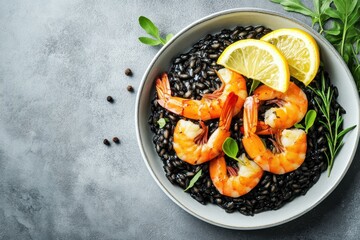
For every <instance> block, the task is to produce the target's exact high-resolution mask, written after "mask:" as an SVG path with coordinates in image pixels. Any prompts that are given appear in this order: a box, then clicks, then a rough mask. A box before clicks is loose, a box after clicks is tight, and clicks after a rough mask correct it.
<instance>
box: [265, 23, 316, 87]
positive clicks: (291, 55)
mask: <svg viewBox="0 0 360 240" xmlns="http://www.w3.org/2000/svg"><path fill="white" fill-rule="evenodd" d="M261 40H263V41H266V42H269V43H271V44H273V45H275V46H276V47H277V48H278V49H279V50H280V52H281V53H282V54H283V55H284V57H285V58H286V60H287V62H288V64H289V69H290V75H291V76H293V77H295V78H296V79H298V80H299V81H301V82H303V83H304V84H305V85H308V84H309V83H310V82H311V81H312V80H313V79H314V77H315V75H316V73H317V71H318V69H319V65H320V54H319V47H318V45H317V44H316V41H315V39H314V38H313V37H312V36H311V35H310V34H308V33H307V32H305V31H303V30H300V29H295V28H293V29H289V28H282V29H278V30H275V31H273V32H271V33H268V34H266V35H265V36H263V37H262V38H261Z"/></svg>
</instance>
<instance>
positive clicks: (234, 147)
mask: <svg viewBox="0 0 360 240" xmlns="http://www.w3.org/2000/svg"><path fill="white" fill-rule="evenodd" d="M222 149H223V151H224V153H225V154H226V155H227V156H228V157H230V158H232V159H234V160H236V161H238V162H240V163H242V164H244V162H243V161H242V160H241V159H239V158H237V157H236V156H237V154H238V152H239V147H238V144H237V142H236V141H235V139H233V138H231V137H228V138H226V139H225V141H224V143H223V145H222Z"/></svg>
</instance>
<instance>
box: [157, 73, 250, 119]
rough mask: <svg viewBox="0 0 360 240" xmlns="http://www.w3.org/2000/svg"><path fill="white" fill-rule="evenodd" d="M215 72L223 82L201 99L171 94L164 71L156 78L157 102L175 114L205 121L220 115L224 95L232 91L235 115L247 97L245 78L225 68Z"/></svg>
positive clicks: (224, 98)
mask: <svg viewBox="0 0 360 240" xmlns="http://www.w3.org/2000/svg"><path fill="white" fill-rule="evenodd" d="M217 74H218V77H219V78H220V80H221V81H222V83H223V84H222V86H221V88H220V89H218V90H216V91H215V92H213V93H211V94H204V95H203V97H202V99H201V100H194V99H186V98H181V97H175V96H171V89H170V83H169V79H168V77H167V74H166V73H164V74H163V75H162V77H161V79H160V78H158V79H157V80H156V91H157V95H158V100H157V102H158V103H159V104H160V105H161V106H162V107H164V108H166V109H167V110H169V111H170V112H173V113H175V114H178V115H181V116H184V117H186V118H190V119H194V120H203V121H206V120H209V119H213V118H219V117H220V114H221V110H222V108H223V107H224V103H225V100H226V97H227V96H228V95H229V94H230V92H233V93H235V95H237V96H238V100H237V102H236V105H235V108H234V112H233V114H234V115H236V114H237V113H238V112H239V111H240V110H241V108H242V106H243V104H244V101H245V98H246V97H247V91H246V82H245V79H244V78H243V77H242V76H241V75H240V74H238V73H236V72H233V71H231V70H229V69H226V68H223V69H220V70H219V71H218V72H217Z"/></svg>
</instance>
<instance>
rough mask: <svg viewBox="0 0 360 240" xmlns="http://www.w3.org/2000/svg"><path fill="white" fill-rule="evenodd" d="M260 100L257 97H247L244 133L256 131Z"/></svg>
mask: <svg viewBox="0 0 360 240" xmlns="http://www.w3.org/2000/svg"><path fill="white" fill-rule="evenodd" d="M258 102H259V100H258V99H257V98H256V97H255V96H252V97H247V98H246V99H245V103H244V135H245V136H249V135H250V134H251V133H255V132H256V130H257V124H258Z"/></svg>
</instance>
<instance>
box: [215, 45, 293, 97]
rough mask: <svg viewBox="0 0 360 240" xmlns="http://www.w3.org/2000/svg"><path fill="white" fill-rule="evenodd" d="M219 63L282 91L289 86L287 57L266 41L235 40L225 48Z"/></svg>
mask: <svg viewBox="0 0 360 240" xmlns="http://www.w3.org/2000/svg"><path fill="white" fill-rule="evenodd" d="M217 64H220V65H222V66H224V67H226V68H228V69H230V70H233V71H235V72H238V73H240V74H242V75H244V76H246V77H247V78H251V79H254V80H258V81H260V82H262V83H264V84H265V85H268V86H269V87H271V88H273V89H275V90H277V91H280V92H285V91H286V90H287V89H288V87H289V82H290V73H289V67H288V64H287V62H286V59H285V57H284V56H283V55H282V54H281V53H280V51H279V50H278V49H277V48H276V47H274V45H272V44H270V43H267V42H264V41H260V40H255V39H246V40H240V41H237V42H234V43H233V44H231V45H230V46H228V47H227V48H225V50H224V52H223V53H222V54H221V55H220V57H219V58H218V61H217Z"/></svg>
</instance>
